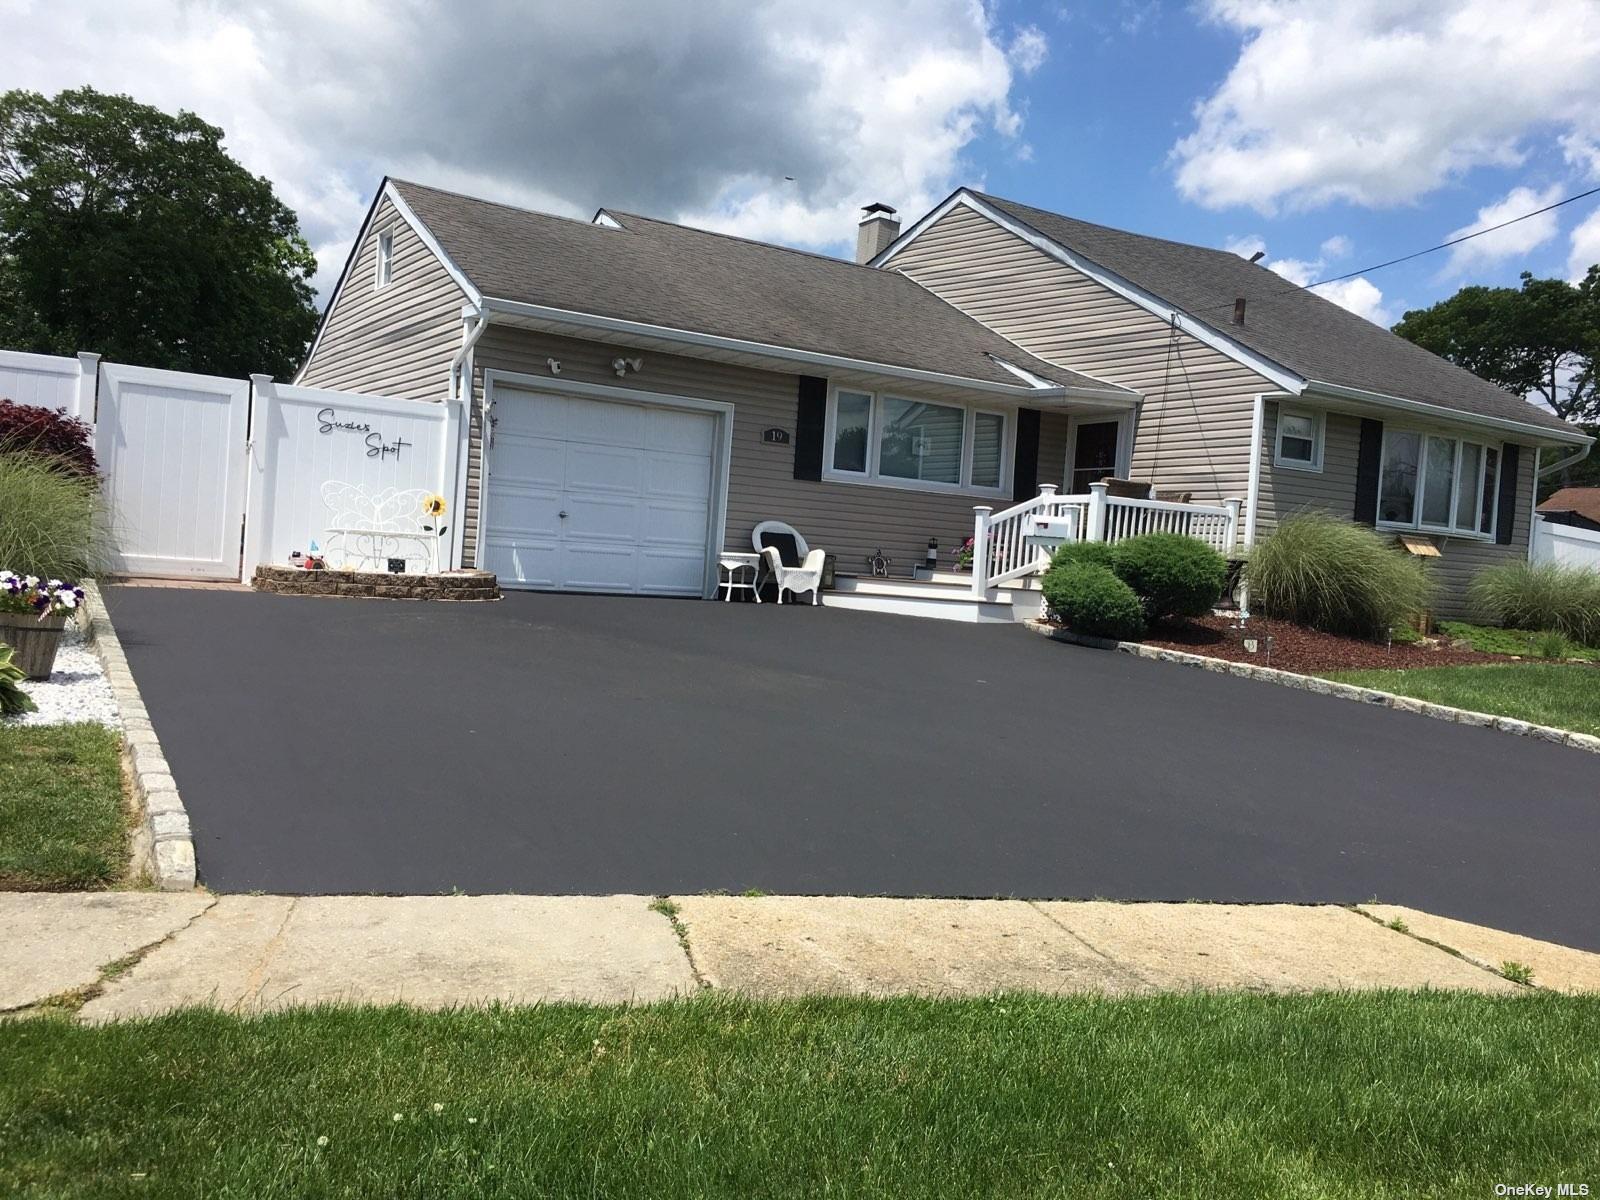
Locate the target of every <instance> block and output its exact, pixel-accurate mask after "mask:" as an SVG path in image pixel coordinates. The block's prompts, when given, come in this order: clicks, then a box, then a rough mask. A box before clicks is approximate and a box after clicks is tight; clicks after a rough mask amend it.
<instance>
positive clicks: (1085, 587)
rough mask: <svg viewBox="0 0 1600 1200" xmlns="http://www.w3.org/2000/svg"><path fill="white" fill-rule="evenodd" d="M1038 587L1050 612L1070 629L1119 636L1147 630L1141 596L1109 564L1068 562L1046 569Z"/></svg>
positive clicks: (1099, 635)
mask: <svg viewBox="0 0 1600 1200" xmlns="http://www.w3.org/2000/svg"><path fill="white" fill-rule="evenodd" d="M1039 586H1040V588H1041V590H1042V591H1043V592H1044V599H1045V603H1046V604H1048V605H1049V606H1050V611H1051V612H1052V613H1054V614H1055V615H1056V617H1057V618H1058V619H1060V620H1061V621H1064V622H1065V623H1066V625H1067V627H1068V628H1069V629H1072V630H1074V631H1076V632H1078V633H1084V634H1088V635H1089V636H1090V637H1105V638H1118V639H1127V638H1136V637H1139V636H1140V635H1141V634H1143V633H1144V608H1143V606H1141V605H1140V603H1139V597H1138V596H1136V595H1134V592H1133V589H1132V588H1131V587H1129V586H1128V585H1127V584H1125V583H1123V582H1122V580H1120V579H1118V578H1117V577H1116V576H1115V575H1113V574H1112V573H1111V571H1110V570H1109V569H1108V568H1106V567H1099V566H1096V565H1095V564H1093V563H1083V562H1065V563H1062V564H1061V565H1060V566H1052V567H1051V568H1050V569H1049V570H1048V571H1046V572H1045V573H1044V578H1043V580H1041V582H1040V585H1039Z"/></svg>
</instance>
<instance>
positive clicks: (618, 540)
mask: <svg viewBox="0 0 1600 1200" xmlns="http://www.w3.org/2000/svg"><path fill="white" fill-rule="evenodd" d="M857 258H858V260H859V262H858V263H849V262H844V261H841V260H838V259H833V258H829V257H825V256H821V255H815V254H808V253H804V252H801V251H797V250H791V249H787V248H784V247H778V246H771V245H766V244H763V243H758V242H751V241H746V240H743V239H740V238H734V237H729V236H725V235H721V234H713V233H706V232H702V231H698V230H693V229H689V228H686V227H683V226H679V225H673V224H669V223H666V222H661V221H656V220H652V219H650V218H646V217H640V216H634V215H631V214H627V213H621V212H617V211H614V210H605V209H602V210H601V211H600V212H599V213H597V214H596V216H595V218H594V220H593V221H591V222H583V221H574V220H569V219H565V218H560V217H553V216H548V215H544V214H540V213H534V212H529V211H526V210H522V209H517V208H511V207H507V206H504V205H499V204H493V203H489V202H487V201H483V200H476V199H472V198H470V197H465V196H460V195H456V194H453V193H449V192H444V191H439V190H437V189H434V188H427V187H422V186H419V185H416V184H411V183H404V182H401V181H398V180H389V181H386V182H385V185H384V187H383V188H382V189H381V191H380V194H379V196H378V198H377V200H376V201H375V202H374V205H373V208H372V210H371V212H370V213H369V215H368V218H367V221H366V223H365V225H364V226H363V229H362V232H361V235H360V237H359V238H358V240H357V242H356V245H355V248H354V249H353V251H352V254H351V258H350V261H349V262H348V263H347V265H346V268H345V272H344V274H343V276H342V277H341V279H340V282H339V284H338V287H337V288H336V290H335V292H334V295H333V297H332V299H331V301H330V303H329V306H328V310H327V312H326V314H325V315H324V319H323V325H322V328H321V330H320V331H319V333H318V335H317V339H316V341H315V342H314V343H313V345H312V348H311V352H310V355H309V357H308V359H307V362H306V365H305V367H304V368H303V369H302V371H301V374H300V376H299V378H298V379H297V382H299V383H303V384H308V385H313V386H322V387H341V388H351V389H357V390H361V391H368V392H378V393H385V394H391V395H401V396H413V397H417V398H439V399H447V398H453V399H455V400H457V401H458V402H464V403H468V404H469V405H470V408H471V411H472V414H473V422H472V438H471V445H470V448H469V453H468V455H467V462H468V467H467V470H466V471H465V473H464V475H463V479H462V481H461V486H460V488H459V490H458V499H459V500H460V502H461V505H462V508H463V510H464V511H463V513H462V516H463V519H464V522H465V524H464V531H465V533H466V551H465V555H464V561H465V563H466V564H477V565H482V566H484V567H486V568H488V569H490V570H494V571H496V572H497V573H498V574H499V575H500V577H501V580H502V582H503V583H506V584H508V585H511V586H516V585H518V584H521V585H523V586H532V587H542V588H560V589H571V590H593V591H639V592H650V593H663V594H678V595H708V594H710V592H711V589H712V586H713V583H714V580H715V569H716V568H715V559H716V557H717V555H718V553H720V552H722V551H724V550H748V549H749V547H750V531H751V529H752V528H753V527H754V526H755V524H756V523H758V522H760V521H763V520H767V519H779V520H784V521H787V522H789V523H790V524H793V525H794V526H796V527H798V528H799V529H800V530H801V532H802V533H803V534H804V535H805V536H806V538H807V539H808V540H809V542H810V543H811V544H812V545H814V546H821V547H823V548H825V549H827V550H829V551H830V552H832V553H834V554H835V555H837V560H838V569H839V571H840V572H841V573H844V574H854V573H865V572H866V570H867V568H868V561H869V559H870V558H872V557H874V556H876V555H879V554H881V555H882V556H884V557H887V558H888V559H890V560H891V570H892V571H893V572H894V573H895V574H897V575H901V576H905V575H909V573H910V567H911V566H912V564H914V563H920V562H921V561H922V560H923V557H924V555H925V553H926V550H927V547H928V544H929V542H930V540H931V541H935V542H937V543H938V545H939V547H940V548H941V550H948V549H949V548H951V547H953V546H954V545H956V544H957V543H959V542H960V540H961V539H962V538H964V537H965V536H967V535H968V534H970V533H971V532H972V530H973V521H974V518H973V510H974V508H975V507H976V506H980V505H983V506H988V507H991V508H994V509H997V510H1003V509H1006V508H1007V507H1008V506H1014V505H1015V503H1016V502H1028V501H1030V499H1031V498H1033V497H1035V496H1036V494H1037V492H1038V490H1039V488H1040V487H1041V486H1044V485H1055V486H1058V487H1059V488H1060V489H1061V490H1062V491H1063V492H1064V493H1071V494H1082V493H1084V492H1085V491H1086V490H1087V489H1088V487H1089V484H1090V483H1091V482H1094V481H1097V480H1099V479H1101V478H1103V477H1105V476H1107V475H1116V476H1123V477H1132V478H1135V479H1138V480H1141V481H1148V482H1150V483H1152V484H1153V485H1154V486H1155V488H1156V489H1158V495H1160V496H1163V497H1168V498H1172V499H1176V500H1179V501H1181V500H1183V499H1186V498H1187V499H1192V501H1193V502H1194V504H1195V505H1218V504H1219V503H1221V502H1222V501H1225V500H1229V499H1233V500H1236V501H1239V502H1241V503H1242V510H1243V515H1242V519H1241V520H1240V521H1239V522H1238V523H1237V539H1238V541H1239V542H1241V543H1242V544H1244V545H1248V544H1249V543H1250V542H1251V541H1253V540H1254V538H1255V537H1257V536H1259V535H1260V534H1262V533H1264V532H1266V531H1268V530H1270V528H1271V526H1272V524H1273V523H1274V522H1275V521H1276V520H1277V519H1279V518H1280V517H1281V516H1283V515H1285V514H1287V513H1289V512H1292V511H1295V510H1296V509H1299V508H1303V507H1308V506H1314V507H1320V508H1325V509H1328V510H1330V511H1333V512H1337V513H1339V514H1340V515H1342V516H1345V517H1350V518H1352V519H1355V520H1358V521H1364V522H1366V523H1369V524H1375V525H1377V526H1378V527H1380V528H1382V529H1392V530H1395V531H1396V532H1400V531H1410V532H1413V533H1421V534H1426V535H1428V536H1430V537H1432V538H1433V540H1434V541H1435V543H1436V544H1437V545H1438V547H1439V549H1440V551H1441V557H1439V558H1438V559H1436V560H1434V561H1435V564H1436V566H1437V568H1438V570H1439V573H1440V575H1441V578H1442V581H1443V583H1444V588H1443V597H1442V600H1441V603H1440V606H1439V607H1440V611H1441V612H1442V613H1445V614H1447V615H1448V614H1450V613H1452V612H1454V611H1456V610H1457V609H1459V607H1460V600H1459V596H1460V594H1461V591H1462V589H1463V587H1464V585H1465V583H1466V581H1467V579H1468V578H1469V577H1470V575H1471V574H1472V573H1473V572H1474V571H1475V570H1476V569H1477V568H1479V567H1480V566H1482V565H1484V564H1486V563H1489V562H1494V561H1498V560H1500V559H1503V558H1505V557H1508V556H1513V555H1526V553H1527V545H1528V536H1529V523H1530V521H1531V516H1532V507H1533V494H1534V477H1535V473H1536V471H1537V470H1538V469H1539V467H1540V465H1541V459H1543V460H1544V464H1543V465H1544V466H1546V467H1548V466H1550V465H1551V464H1552V463H1553V462H1555V461H1557V460H1560V459H1564V458H1570V457H1572V456H1573V455H1576V454H1580V453H1582V452H1583V451H1585V450H1586V449H1587V447H1588V445H1589V441H1590V439H1588V438H1587V437H1586V436H1585V435H1584V434H1582V433H1581V432H1579V431H1578V430H1576V429H1574V428H1572V427H1570V426H1568V425H1565V424H1564V423H1562V422H1561V421H1559V420H1557V419H1556V418H1554V417H1553V416H1551V415H1550V414H1549V413H1548V412H1545V411H1543V410H1540V409H1537V408H1534V407H1533V406H1531V405H1529V404H1526V403H1525V402H1523V401H1522V400H1519V399H1517V398H1515V397H1512V396H1509V395H1507V394H1506V393H1504V392H1501V391H1500V390H1499V389H1497V388H1494V387H1493V386H1491V385H1489V384H1487V383H1485V382H1483V381H1482V380H1479V379H1477V378H1476V377H1474V376H1472V375H1470V374H1467V373H1466V372H1464V371H1461V370H1459V369H1457V368H1455V367H1453V366H1451V365H1449V364H1448V363H1445V362H1444V361H1443V360H1441V359H1438V358H1436V357H1434V356H1433V355H1431V354H1429V353H1428V352H1426V351H1424V350H1421V349H1420V348H1418V347H1416V346H1413V345H1412V344H1410V343H1408V342H1405V341H1403V340H1401V339H1399V338H1396V337H1394V336H1393V335H1392V334H1389V333H1387V332H1385V331H1384V330H1382V329H1379V328H1378V327H1377V326H1375V325H1372V324H1371V323H1370V322H1367V321H1365V320H1363V319H1362V318H1360V317H1356V316H1354V315H1352V314H1350V313H1347V312H1345V311H1344V310H1343V309H1340V308H1338V307H1337V306H1335V305H1333V304H1331V303H1329V302H1328V301H1325V300H1323V299H1321V298H1320V297H1317V296H1315V295H1313V294H1311V293H1309V292H1305V291H1303V290H1301V289H1296V288H1293V287H1292V286H1290V285H1288V284H1286V283H1285V281H1283V280H1282V279H1280V278H1279V277H1278V276H1276V275H1273V274H1272V273H1271V272H1268V271H1266V270H1264V269H1262V268H1260V267H1258V266H1254V265H1252V264H1250V263H1247V262H1246V261H1245V260H1244V259H1242V258H1239V257H1238V256H1236V255H1232V254H1229V253H1226V252H1223V251H1216V250H1206V249H1202V248H1199V247H1193V246H1185V245H1181V244H1179V243H1175V242H1166V241H1161V240H1159V239H1155V238H1147V237H1141V236H1138V235H1135V234H1128V233H1121V232H1118V231H1115V230H1110V229H1105V228H1103V227H1099V226H1093V225H1086V224H1084V223H1082V222H1077V221H1072V220H1069V219H1068V218H1065V217H1060V216H1056V215H1055V214H1051V213H1046V212H1042V211H1040V210H1037V209H1031V208H1027V207H1025V206H1022V205H1017V204H1013V203H1011V202H1008V201H1003V200H998V199H995V198H992V197H987V196H983V195H981V194H979V193H976V192H971V191H967V190H962V191H959V192H957V193H956V194H955V195H953V196H952V197H951V198H950V199H949V200H948V201H946V202H945V203H944V204H942V205H941V206H940V207H939V208H937V209H935V210H934V211H933V212H931V213H929V214H928V215H927V216H926V217H924V218H923V219H922V220H920V221H919V222H917V223H916V225H914V226H913V227H912V228H911V229H910V230H908V231H907V232H906V233H905V234H904V235H900V228H899V224H898V222H896V221H895V220H894V219H893V213H892V210H887V209H884V208H883V207H882V206H872V207H871V208H869V209H868V210H867V215H866V217H865V219H864V220H863V221H862V224H861V229H860V231H859V236H858V252H857ZM867 263H870V265H861V264H867ZM458 366H460V367H461V368H462V369H460V370H458V369H457V367H458ZM484 414H487V415H488V420H487V422H486V423H485V421H484V420H483V415H484ZM485 431H487V435H488V436H487V437H485V436H484V434H485ZM1185 494H1187V496H1186V495H1185ZM1174 508H1176V506H1174ZM1079 511H1080V512H1086V511H1087V510H1086V509H1081V508H1080V510H1079ZM1195 511H1199V510H1195ZM1209 511H1213V512H1214V511H1219V510H1215V509H1213V510H1209ZM1180 515H1181V514H1180ZM997 516H999V514H997ZM1018 519H1019V518H1017V517H1013V518H1012V521H1013V523H1012V524H1011V525H1008V526H1006V529H1007V534H1006V536H1008V537H1009V536H1012V535H1013V534H1015V533H1016V532H1018V531H1019V527H1018V526H1017V525H1016V523H1015V522H1016V521H1017V520H1018ZM1208 519H1209V518H1208ZM1229 528H1230V537H1232V536H1234V534H1233V533H1232V532H1231V531H1232V530H1233V526H1231V525H1230V526H1229ZM996 544H998V541H997V543H996ZM946 561H948V560H946ZM841 586H842V588H843V589H844V592H845V593H846V594H844V595H841V596H838V597H830V599H831V600H835V601H836V602H837V601H840V600H847V599H848V600H852V601H861V599H862V595H863V594H864V592H865V590H866V589H867V587H868V583H867V582H866V581H854V580H847V581H846V582H845V583H844V584H842V585H841ZM930 587H931V585H930ZM880 591H881V592H882V593H883V595H884V597H885V598H886V599H889V600H893V601H894V602H896V603H903V604H904V605H905V606H906V610H907V611H921V610H920V609H918V608H917V607H916V606H917V604H919V603H921V599H920V595H919V593H917V592H916V591H915V589H914V588H910V587H909V585H881V588H880ZM851 592H854V593H855V594H854V595H850V594H849V593H851ZM940 598H941V599H948V598H949V593H948V591H947V592H945V593H943V594H942V596H941V597H940ZM990 599H993V597H992V596H991V597H990ZM930 603H931V601H930Z"/></svg>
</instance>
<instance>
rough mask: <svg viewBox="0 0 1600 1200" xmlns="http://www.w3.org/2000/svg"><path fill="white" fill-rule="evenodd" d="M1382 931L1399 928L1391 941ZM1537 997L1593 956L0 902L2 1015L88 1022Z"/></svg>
mask: <svg viewBox="0 0 1600 1200" xmlns="http://www.w3.org/2000/svg"><path fill="white" fill-rule="evenodd" d="M1388 922H1395V924H1396V927H1391V926H1390V925H1389V924H1387V923H1388ZM1508 960H1509V961H1514V962H1517V963H1521V964H1524V965H1526V966H1528V967H1529V968H1531V970H1532V973H1533V984H1534V985H1535V986H1536V987H1537V986H1545V987H1552V988H1556V989H1560V990H1566V991H1600V955H1597V954H1591V953H1586V952H1583V951H1577V950H1570V949H1568V948H1566V947H1562V946H1553V945H1550V944H1549V943H1544V942H1536V941H1533V940H1532V939H1529V938H1522V937H1516V936H1515V935H1510V934H1504V933H1501V932H1499V931H1496V930H1486V929H1482V928H1481V927H1478V926H1472V925H1465V924H1463V923H1461V922H1455V921H1448V920H1446V919H1444V918H1437V917H1431V916H1429V915H1428V914H1426V913H1418V912H1414V911H1411V910H1404V909H1393V908H1388V907H1381V906H1373V907H1372V908H1371V910H1370V911H1363V910H1362V909H1349V908H1341V907H1337V906H1333V905H1229V904H1112V903H1103V902H1028V901H1019V900H893V899H859V898H848V897H822V898H806V897H731V896H685V897H675V898H671V899H667V900H652V898H650V897H647V896H402V897H384V896H319V897H299V898H296V897H285V896H238V895H230V896H220V897H213V896H209V895H206V894H204V893H200V892H196V893H193V894H189V895H181V896H173V895H158V894H152V893H144V892H121V893H95V894H77V895H40V894H0V1010H3V1011H7V1012H12V1013H26V1012H30V1011H40V1010H43V1009H55V1010H61V1009H66V1010H69V1011H76V1012H77V1013H78V1014H79V1016H80V1017H81V1019H84V1020H90V1021H98V1020H114V1019H119V1018H127V1017H139V1016H149V1015H153V1014H156V1013H160V1012H165V1011H168V1010H170V1009H173V1008H178V1007H183V1006H186V1005H196V1004H205V1005H215V1006H218V1007H221V1008H223V1009H227V1010H230V1011H239V1012H260V1011H267V1010H272V1009H280V1008H285V1007H289V1006H294V1005H304V1004H316V1003H388V1002H393V1001H400V1002H405V1003H410V1004H416V1005H419V1006H423V1007H442V1006H449V1005H458V1004H479V1003H485V1002H491V1001H500V1002H503V1003H533V1002H540V1001H558V1002H559V1001H585V1002H596V1003H617V1002H647V1001H652V1000H661V999H665V998H668V997H671V996H676V995H687V994H691V993H694V992H697V991H700V990H703V989H707V988H710V989H720V990H726V991H730V992H738V993H741V994H745V995H751V996H758V997H786V996H801V995H814V994H869V995H893V994H899V993H917V994H924V995H950V996H971V995H981V994H985V993H989V992H994V991H1002V990H1004V991H1012V990H1028V991H1039V992H1047V993H1057V994H1060V993H1073V992H1088V993H1098V994H1104V995H1124V994H1136V993H1146V992H1152V991H1162V990H1187V989H1192V988H1206V989H1226V990H1244V991H1307V990H1315V989H1327V988H1387V987H1394V988H1421V987H1429V988H1455V989H1468V990H1473V991H1481V992H1493V993H1504V994H1517V993H1518V992H1522V991H1526V990H1527V989H1526V988H1524V987H1522V986H1520V985H1517V984H1513V983H1511V982H1508V981H1507V980H1506V979H1505V978H1503V977H1502V976H1501V975H1500V974H1499V969H1500V967H1501V966H1502V964H1503V963H1505V962H1506V961H1508Z"/></svg>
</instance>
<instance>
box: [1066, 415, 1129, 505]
mask: <svg viewBox="0 0 1600 1200" xmlns="http://www.w3.org/2000/svg"><path fill="white" fill-rule="evenodd" d="M1121 428H1122V424H1121V422H1120V421H1086V422H1081V423H1080V424H1079V425H1078V436H1077V438H1076V440H1075V442H1074V445H1073V450H1072V478H1071V479H1069V480H1068V481H1067V483H1068V489H1067V490H1068V491H1069V492H1071V493H1072V495H1074V496H1082V495H1086V494H1087V493H1088V491H1089V485H1090V484H1091V483H1099V482H1100V481H1101V480H1102V479H1104V478H1105V477H1106V476H1108V475H1115V474H1116V473H1117V434H1118V432H1119V431H1120V430H1121Z"/></svg>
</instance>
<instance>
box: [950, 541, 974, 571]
mask: <svg viewBox="0 0 1600 1200" xmlns="http://www.w3.org/2000/svg"><path fill="white" fill-rule="evenodd" d="M950 554H951V556H952V557H953V558H954V559H955V560H956V570H958V571H970V570H971V569H972V539H971V538H970V537H969V538H967V540H966V541H964V542H962V543H961V544H960V545H959V546H957V547H956V548H955V549H954V550H952V551H950Z"/></svg>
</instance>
